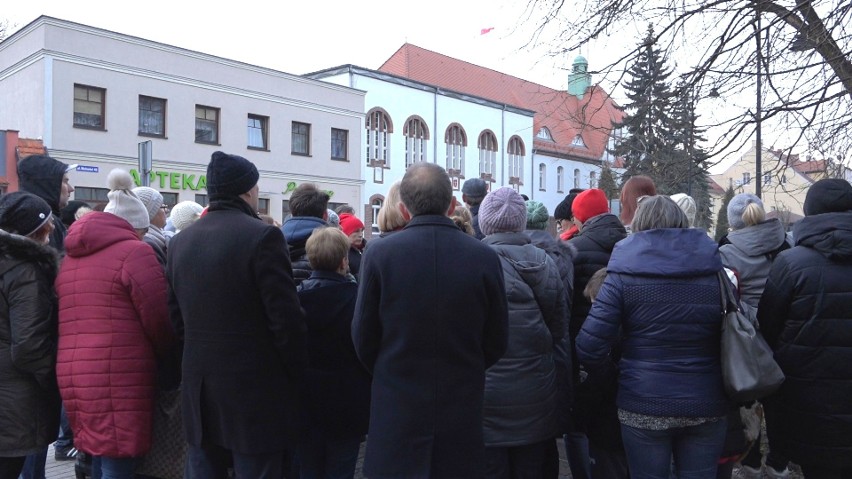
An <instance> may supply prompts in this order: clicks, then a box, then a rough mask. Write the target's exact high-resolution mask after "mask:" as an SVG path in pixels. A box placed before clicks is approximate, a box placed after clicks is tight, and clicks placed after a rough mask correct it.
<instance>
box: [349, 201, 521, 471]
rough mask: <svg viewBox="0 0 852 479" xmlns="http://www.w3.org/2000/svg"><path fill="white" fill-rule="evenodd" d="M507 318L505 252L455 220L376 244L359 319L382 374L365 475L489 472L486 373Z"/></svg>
mask: <svg viewBox="0 0 852 479" xmlns="http://www.w3.org/2000/svg"><path fill="white" fill-rule="evenodd" d="M507 314H508V311H507V303H506V290H505V287H504V284H503V271H502V268H501V266H500V259H499V258H498V257H497V253H495V252H494V251H493V250H492V249H491V248H489V247H488V246H486V245H484V244H482V243H481V242H479V241H477V240H476V239H475V238H473V237H472V236H469V235H467V234H465V233H463V232H462V231H460V230H459V229H458V227H456V225H455V223H453V221H452V220H450V219H449V218H447V217H446V216H438V215H422V216H416V217H414V218H413V219H412V220H411V222H410V223H408V225H407V226H406V227H405V229H403V230H402V231H400V232H398V233H394V234H393V235H392V236H390V237H388V238H385V239H383V240H382V241H380V242H378V243H377V244H376V245H374V246H371V247H370V248H369V249H368V250H367V253H366V254H365V255H364V258H363V261H362V263H361V281H360V284H359V290H358V302H357V305H356V307H355V319H354V321H353V324H352V339H353V341H354V343H355V350H356V352H357V353H358V357H359V358H360V359H361V362H362V363H363V364H364V365H365V366H366V367H367V369H368V370H369V371H370V372H371V373H372V374H373V384H372V404H371V406H370V431H369V441H368V445H367V455H366V458H365V463H364V472H365V475H367V476H369V477H370V478H371V479H380V478H386V477H388V478H389V477H393V478H401V477H406V478H409V477H411V478H414V477H465V478H472V477H483V476H484V471H485V446H484V442H483V432H482V404H483V394H484V385H485V370H486V368H488V367H489V366H491V365H492V364H494V363H495V362H497V360H498V359H500V357H501V356H502V355H503V352H504V351H505V350H506V343H507V335H508V331H507V327H508V324H507V323H508V317H507Z"/></svg>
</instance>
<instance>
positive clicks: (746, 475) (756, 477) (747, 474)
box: [740, 466, 763, 479]
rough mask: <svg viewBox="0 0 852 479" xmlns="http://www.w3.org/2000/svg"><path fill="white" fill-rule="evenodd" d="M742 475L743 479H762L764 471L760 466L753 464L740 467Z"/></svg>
mask: <svg viewBox="0 0 852 479" xmlns="http://www.w3.org/2000/svg"><path fill="white" fill-rule="evenodd" d="M740 472H741V474H740V477H741V478H742V479H762V478H763V471H762V470H760V468H754V467H751V466H742V467H740Z"/></svg>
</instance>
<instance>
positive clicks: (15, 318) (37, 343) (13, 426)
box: [0, 232, 59, 457]
mask: <svg viewBox="0 0 852 479" xmlns="http://www.w3.org/2000/svg"><path fill="white" fill-rule="evenodd" d="M56 270H57V258H56V253H55V252H54V251H53V250H52V249H51V248H49V247H47V246H45V245H41V244H38V243H36V242H35V241H31V240H29V239H26V238H24V237H21V236H16V235H9V234H6V233H3V232H0V293H2V296H0V431H2V432H0V457H16V456H25V455H27V454H31V453H34V452H36V451H38V450H40V449H42V448H46V447H47V446H48V444H50V443H52V442H53V441H54V440H56V431H57V428H58V427H59V389H58V388H57V386H56V372H55V368H56V339H57V317H56V311H57V310H56V295H55V293H54V290H53V281H54V279H56Z"/></svg>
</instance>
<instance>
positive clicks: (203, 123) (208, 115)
mask: <svg viewBox="0 0 852 479" xmlns="http://www.w3.org/2000/svg"><path fill="white" fill-rule="evenodd" d="M195 142H196V143H209V144H212V145H216V144H218V143H219V109H218V108H213V107H209V106H202V105H195Z"/></svg>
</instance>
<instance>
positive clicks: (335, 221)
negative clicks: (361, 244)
mask: <svg viewBox="0 0 852 479" xmlns="http://www.w3.org/2000/svg"><path fill="white" fill-rule="evenodd" d="M326 223H328V225H329V226H334V227H335V228H340V216H337V213H335V212H334V210H328V221H326Z"/></svg>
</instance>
